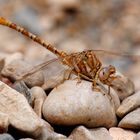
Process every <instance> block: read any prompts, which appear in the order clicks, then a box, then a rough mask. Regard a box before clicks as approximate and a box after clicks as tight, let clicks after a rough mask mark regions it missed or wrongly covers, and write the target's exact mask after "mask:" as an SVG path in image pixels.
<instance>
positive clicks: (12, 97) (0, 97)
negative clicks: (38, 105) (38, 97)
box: [0, 82, 42, 136]
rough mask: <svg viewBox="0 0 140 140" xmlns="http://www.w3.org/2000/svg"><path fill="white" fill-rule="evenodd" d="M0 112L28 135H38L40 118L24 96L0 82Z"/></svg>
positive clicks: (40, 125) (10, 122)
mask: <svg viewBox="0 0 140 140" xmlns="http://www.w3.org/2000/svg"><path fill="white" fill-rule="evenodd" d="M0 112H2V113H5V114H7V116H8V118H9V124H10V125H12V126H13V127H14V128H16V129H18V130H20V131H23V132H25V133H28V134H30V135H33V136H36V135H39V133H40V131H41V127H42V123H41V120H40V118H39V117H38V116H37V115H36V113H35V112H34V111H33V110H32V108H31V107H30V106H29V104H28V102H27V100H26V98H25V97H24V96H23V95H22V94H20V93H18V92H17V91H15V90H14V89H12V88H10V87H9V86H7V85H6V84H4V83H2V82H0Z"/></svg>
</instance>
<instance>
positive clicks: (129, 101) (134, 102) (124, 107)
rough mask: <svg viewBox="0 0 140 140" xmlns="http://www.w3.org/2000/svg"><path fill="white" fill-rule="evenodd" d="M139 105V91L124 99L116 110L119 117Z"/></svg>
mask: <svg viewBox="0 0 140 140" xmlns="http://www.w3.org/2000/svg"><path fill="white" fill-rule="evenodd" d="M139 106H140V91H138V92H136V93H135V94H133V95H131V96H129V97H127V98H126V99H124V100H123V101H122V103H121V105H120V106H119V108H118V110H117V112H116V113H117V115H118V116H119V117H123V116H125V115H126V114H127V113H129V112H130V111H132V110H134V109H136V108H137V107H139Z"/></svg>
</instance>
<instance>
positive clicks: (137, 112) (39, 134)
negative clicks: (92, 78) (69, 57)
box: [0, 0, 140, 140]
mask: <svg viewBox="0 0 140 140" xmlns="http://www.w3.org/2000/svg"><path fill="white" fill-rule="evenodd" d="M139 5H140V1H139V0H133V1H130V0H123V1H122V0H106V1H103V0H100V1H96V0H87V1H84V0H61V1H59V0H40V1H33V0H28V1H27V0H25V1H24V2H23V1H21V0H15V1H14V2H13V1H12V0H0V16H3V17H5V18H7V19H10V20H12V21H13V22H16V23H17V24H19V25H21V26H24V27H25V28H27V29H28V30H29V31H31V32H33V33H35V34H38V35H39V36H41V37H42V38H43V39H44V40H46V41H47V42H48V43H51V44H53V45H54V46H56V48H58V49H60V50H63V51H66V52H67V53H72V52H78V51H83V50H88V49H94V50H95V49H102V50H109V51H113V52H119V54H126V53H129V54H131V55H129V57H128V56H126V55H125V56H113V55H109V54H107V53H105V52H103V53H100V54H99V53H98V52H96V54H97V56H99V58H100V59H101V61H102V63H103V65H106V64H113V65H115V67H116V68H117V79H115V80H114V81H113V82H112V85H111V90H110V93H109V94H108V88H107V87H106V86H105V85H104V84H101V85H100V86H99V87H100V92H99V91H93V89H92V83H91V82H89V81H85V80H82V81H81V83H77V79H75V76H74V75H72V77H71V78H70V79H69V80H66V81H64V82H62V81H63V76H64V71H65V70H66V69H67V67H66V66H64V65H62V64H61V63H60V62H59V61H56V62H53V63H51V64H48V65H47V67H46V69H43V70H40V71H37V72H36V73H33V74H32V75H30V76H27V77H24V79H23V80H22V81H18V80H17V79H19V77H21V76H22V75H23V74H25V73H28V72H31V71H32V70H34V69H35V68H36V66H37V65H38V64H41V63H42V62H48V60H51V59H52V58H55V55H54V54H51V53H50V52H49V51H47V50H45V49H44V48H43V47H41V46H39V45H37V44H36V43H34V42H33V41H31V40H29V39H26V38H25V37H23V36H22V35H20V34H19V33H16V32H15V31H12V30H11V29H8V28H5V27H3V26H0V80H1V81H0V118H1V119H0V140H5V139H6V140H14V139H15V140H18V139H20V140H32V139H36V140H139V139H140V133H139V130H140V108H139V106H140V84H139V79H140V72H139V71H140V69H139V68H140V56H139V55H140V24H139V23H140V10H139Z"/></svg>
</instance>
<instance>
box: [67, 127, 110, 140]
mask: <svg viewBox="0 0 140 140" xmlns="http://www.w3.org/2000/svg"><path fill="white" fill-rule="evenodd" d="M69 138H71V139H72V140H94V139H96V140H112V139H111V136H110V134H109V132H108V130H107V129H106V128H103V127H101V128H95V129H87V128H86V127H84V126H78V127H77V128H75V129H74V130H73V131H72V133H71V134H70V136H69Z"/></svg>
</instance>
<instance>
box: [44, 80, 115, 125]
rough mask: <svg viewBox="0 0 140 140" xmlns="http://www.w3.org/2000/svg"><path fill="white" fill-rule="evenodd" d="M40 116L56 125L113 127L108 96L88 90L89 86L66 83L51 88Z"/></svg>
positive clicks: (113, 115)
mask: <svg viewBox="0 0 140 140" xmlns="http://www.w3.org/2000/svg"><path fill="white" fill-rule="evenodd" d="M43 115H44V117H45V118H46V120H48V121H49V122H51V123H54V124H58V125H59V124H60V125H76V124H84V125H85V126H88V127H99V126H105V127H111V126H115V125H116V122H117V119H116V115H115V108H114V105H112V103H111V101H110V99H109V98H108V96H106V95H104V94H103V93H101V92H96V91H93V90H92V83H91V82H88V81H84V80H82V82H81V83H79V84H77V80H67V81H65V82H64V83H63V84H61V85H59V86H58V87H57V88H55V89H53V90H52V91H51V93H50V94H49V95H48V97H47V98H46V100H45V102H44V104H43Z"/></svg>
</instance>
